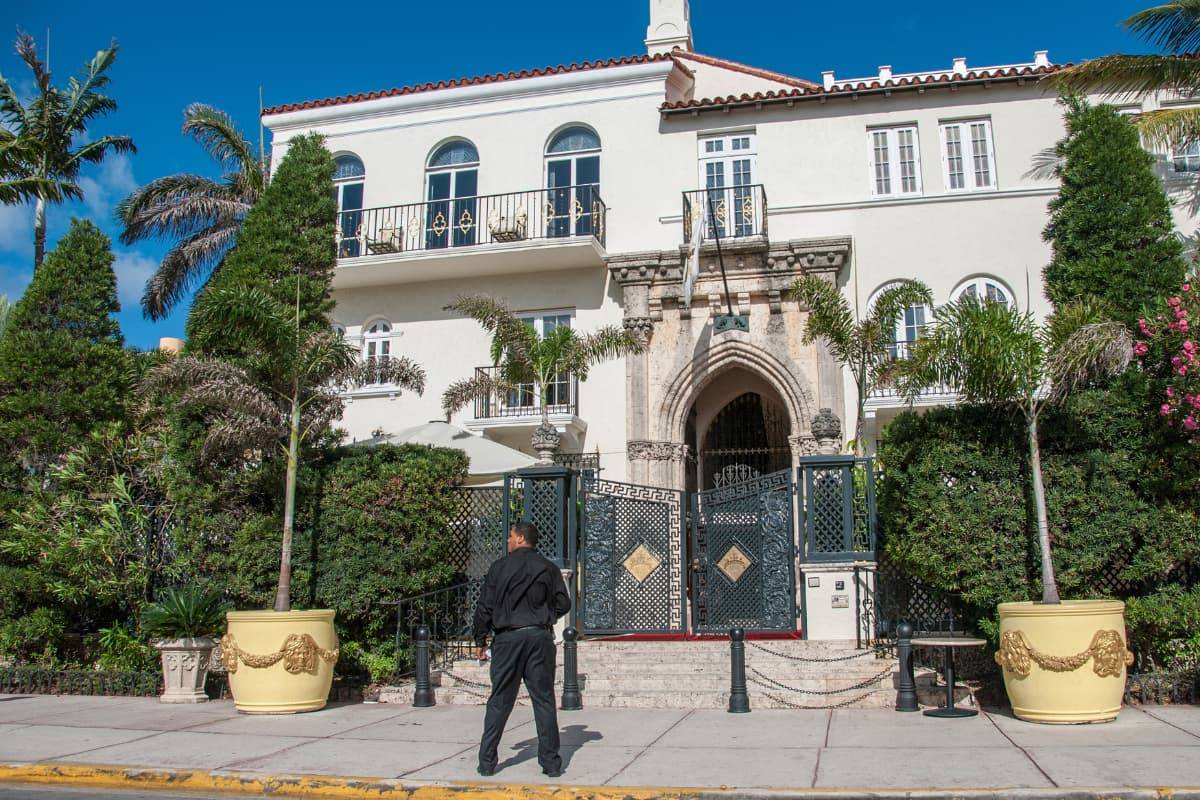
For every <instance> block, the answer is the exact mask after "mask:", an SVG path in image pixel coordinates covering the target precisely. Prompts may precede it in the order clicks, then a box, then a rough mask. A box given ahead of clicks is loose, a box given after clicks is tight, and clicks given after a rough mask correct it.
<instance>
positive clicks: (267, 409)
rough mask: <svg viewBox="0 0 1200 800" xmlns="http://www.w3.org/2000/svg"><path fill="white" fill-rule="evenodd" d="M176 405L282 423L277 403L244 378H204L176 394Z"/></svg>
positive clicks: (265, 423)
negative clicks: (234, 379) (204, 379)
mask: <svg viewBox="0 0 1200 800" xmlns="http://www.w3.org/2000/svg"><path fill="white" fill-rule="evenodd" d="M179 407H180V408H196V407H200V408H209V409H214V410H216V411H218V412H219V413H221V414H222V415H229V414H237V415H241V416H242V417H245V418H247V419H249V418H253V419H256V420H258V421H259V422H261V423H262V424H263V425H267V426H280V427H282V425H283V424H284V414H283V411H282V410H281V409H280V408H279V406H278V405H277V404H276V403H274V402H273V401H272V400H271V398H270V397H268V396H267V395H266V394H264V393H263V391H262V390H261V389H259V388H258V387H256V386H254V385H252V384H250V383H248V382H246V381H229V380H220V379H217V380H207V381H201V382H200V383H197V384H195V385H193V386H191V387H189V388H188V389H187V390H186V391H185V392H184V393H183V394H182V395H180V397H179Z"/></svg>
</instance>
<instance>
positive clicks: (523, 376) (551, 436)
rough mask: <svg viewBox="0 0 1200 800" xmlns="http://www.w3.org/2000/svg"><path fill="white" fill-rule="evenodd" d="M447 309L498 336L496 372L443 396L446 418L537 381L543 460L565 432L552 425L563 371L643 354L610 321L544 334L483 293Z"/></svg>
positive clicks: (536, 438) (583, 376)
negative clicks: (553, 396) (553, 397)
mask: <svg viewBox="0 0 1200 800" xmlns="http://www.w3.org/2000/svg"><path fill="white" fill-rule="evenodd" d="M445 310H446V311H456V312H458V313H459V314H462V315H463V316H466V317H470V318H471V319H473V320H475V321H476V322H478V323H479V324H480V325H482V326H483V328H484V330H486V331H487V332H488V333H489V334H491V337H492V344H491V357H492V364H493V365H494V366H495V367H497V369H496V372H495V373H488V372H477V373H476V374H475V377H473V378H464V379H463V380H460V381H457V382H455V383H453V384H451V385H450V387H449V388H448V389H446V391H445V392H444V393H443V394H442V408H443V409H444V410H445V412H446V417H447V419H449V416H450V415H451V414H453V413H454V412H456V411H458V410H459V409H461V408H463V407H464V406H466V405H467V404H468V403H471V402H474V401H475V400H477V399H484V398H488V397H492V396H493V395H495V394H497V393H504V392H512V391H517V390H519V389H518V387H520V386H521V385H522V384H526V385H527V384H533V385H534V386H535V387H536V390H537V391H538V392H539V395H538V399H539V400H540V405H541V412H542V422H541V425H539V426H538V428H537V430H536V431H534V434H533V444H534V451H535V452H537V453H538V455H539V463H541V464H550V463H552V456H553V453H554V451H555V450H556V449H557V448H558V442H559V435H558V431H556V430H555V429H554V426H553V425H551V424H550V413H549V410H548V406H549V404H550V391H551V388H552V385H553V384H554V382H555V379H556V378H557V377H558V376H560V375H573V376H575V377H577V378H578V379H579V380H581V381H584V380H587V375H588V370H589V369H591V367H593V366H595V365H597V364H600V363H602V362H604V361H610V360H612V359H614V358H619V357H621V356H623V355H626V354H628V353H637V352H641V350H642V348H643V345H642V343H641V342H640V341H639V340H638V339H636V338H635V337H634V336H632V335H631V334H630V333H629V332H628V331H626V330H625V329H624V328H621V327H618V326H616V325H609V326H605V327H603V328H600V329H599V330H596V331H593V332H592V333H587V334H581V333H579V332H578V331H576V330H575V329H574V328H569V327H566V326H563V327H559V328H555V329H554V330H552V331H550V333H548V334H546V335H545V336H544V337H543V336H538V334H537V331H535V330H534V329H533V326H531V325H529V324H528V323H526V322H524V321H522V320H521V319H520V318H518V317H516V316H514V315H513V313H512V312H511V311H510V310H509V309H508V307H507V306H506V305H504V304H503V303H501V302H499V301H497V300H493V299H492V298H490V297H486V296H483V295H475V296H463V297H459V298H458V299H457V300H455V301H454V302H453V303H451V304H450V305H448V306H446V308H445Z"/></svg>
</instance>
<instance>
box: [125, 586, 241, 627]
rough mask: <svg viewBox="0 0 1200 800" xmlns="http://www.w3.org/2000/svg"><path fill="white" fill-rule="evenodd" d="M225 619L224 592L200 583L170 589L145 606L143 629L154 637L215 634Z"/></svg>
mask: <svg viewBox="0 0 1200 800" xmlns="http://www.w3.org/2000/svg"><path fill="white" fill-rule="evenodd" d="M224 622H225V603H224V601H223V600H222V598H221V594H220V592H216V591H213V590H212V589H203V588H200V587H198V586H186V587H183V588H179V589H167V590H166V591H164V592H163V593H162V594H161V595H159V597H158V600H157V601H156V602H154V603H151V604H150V605H148V606H146V607H145V608H143V609H142V633H144V634H145V635H146V636H148V637H150V638H151V639H196V638H199V637H201V636H211V635H212V634H214V633H216V632H217V631H218V630H220V629H221V626H222V624H223V623H224Z"/></svg>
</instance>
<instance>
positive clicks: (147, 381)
mask: <svg viewBox="0 0 1200 800" xmlns="http://www.w3.org/2000/svg"><path fill="white" fill-rule="evenodd" d="M206 381H225V382H229V383H234V382H237V383H246V382H248V381H249V376H248V375H247V374H246V371H245V370H244V369H242V368H241V367H237V366H234V365H233V364H230V363H229V362H228V361H222V360H220V359H216V358H209V357H205V356H191V355H184V356H177V357H175V358H171V359H169V360H167V361H165V362H163V363H162V364H159V365H158V366H156V367H154V368H153V369H151V370H150V371H148V372H147V373H146V376H145V377H144V378H143V379H142V383H141V386H140V387H139V394H141V395H143V396H146V397H149V396H153V395H154V394H157V393H158V392H161V391H173V390H175V389H186V388H187V387H189V386H194V385H196V384H198V383H203V382H206Z"/></svg>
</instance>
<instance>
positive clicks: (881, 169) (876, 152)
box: [867, 125, 921, 197]
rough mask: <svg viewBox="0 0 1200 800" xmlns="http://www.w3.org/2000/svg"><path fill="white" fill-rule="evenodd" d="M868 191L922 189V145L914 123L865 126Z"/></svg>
mask: <svg viewBox="0 0 1200 800" xmlns="http://www.w3.org/2000/svg"><path fill="white" fill-rule="evenodd" d="M867 143H868V145H869V150H870V154H869V155H870V165H871V194H872V195H873V196H875V197H897V196H903V195H915V194H920V193H921V148H920V145H919V142H918V139H917V126H916V125H900V126H896V127H892V128H870V129H868V130H867Z"/></svg>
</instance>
